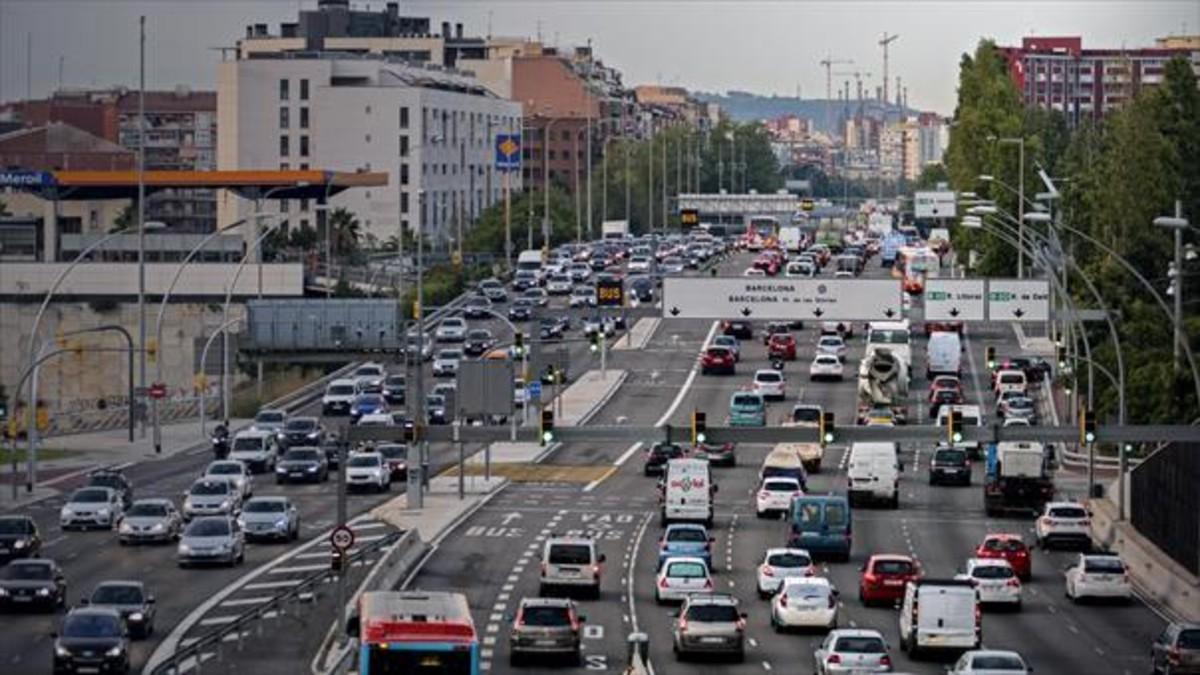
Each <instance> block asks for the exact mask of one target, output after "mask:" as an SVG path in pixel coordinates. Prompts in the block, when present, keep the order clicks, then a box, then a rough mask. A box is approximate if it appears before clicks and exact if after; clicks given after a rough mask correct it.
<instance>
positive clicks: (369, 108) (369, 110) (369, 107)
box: [367, 106, 371, 115]
mask: <svg viewBox="0 0 1200 675" xmlns="http://www.w3.org/2000/svg"><path fill="white" fill-rule="evenodd" d="M367 114H368V115H370V114H371V106H367Z"/></svg>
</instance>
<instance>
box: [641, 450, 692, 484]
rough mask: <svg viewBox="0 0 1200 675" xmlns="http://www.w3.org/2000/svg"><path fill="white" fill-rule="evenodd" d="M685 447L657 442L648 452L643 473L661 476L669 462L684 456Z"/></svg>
mask: <svg viewBox="0 0 1200 675" xmlns="http://www.w3.org/2000/svg"><path fill="white" fill-rule="evenodd" d="M684 454H685V453H684V451H683V447H682V446H679V445H676V444H674V443H661V442H659V443H655V444H654V445H652V446H650V449H649V450H648V451H647V452H646V463H645V464H643V465H642V473H643V474H645V475H647V476H661V475H663V472H664V471H666V467H667V462H669V461H671V460H672V459H680V458H682V457H683V456H684Z"/></svg>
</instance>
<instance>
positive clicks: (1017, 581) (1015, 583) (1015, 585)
mask: <svg viewBox="0 0 1200 675" xmlns="http://www.w3.org/2000/svg"><path fill="white" fill-rule="evenodd" d="M1004 585H1005V586H1009V587H1011V588H1020V587H1021V580H1020V579H1017V578H1016V577H1013V578H1012V579H1009V580H1008V581H1007V582H1005V584H1004Z"/></svg>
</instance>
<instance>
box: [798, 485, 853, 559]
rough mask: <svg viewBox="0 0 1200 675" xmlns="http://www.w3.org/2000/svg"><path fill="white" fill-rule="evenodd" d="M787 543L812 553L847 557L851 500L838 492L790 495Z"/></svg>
mask: <svg viewBox="0 0 1200 675" xmlns="http://www.w3.org/2000/svg"><path fill="white" fill-rule="evenodd" d="M789 521H790V524H789V527H788V547H789V548H802V549H804V550H806V551H808V552H809V553H811V554H814V555H822V554H824V555H831V556H833V557H836V558H838V559H840V560H842V561H843V562H845V561H847V560H850V548H851V545H852V537H851V516H850V503H849V502H848V501H846V498H845V497H842V496H840V495H805V496H803V497H796V498H794V499H792V510H791V513H790V514H789Z"/></svg>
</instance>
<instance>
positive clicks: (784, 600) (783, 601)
mask: <svg viewBox="0 0 1200 675" xmlns="http://www.w3.org/2000/svg"><path fill="white" fill-rule="evenodd" d="M787 605H788V596H787V593H784V592H783V591H782V590H781V591H780V592H779V606H780V607H787Z"/></svg>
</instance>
